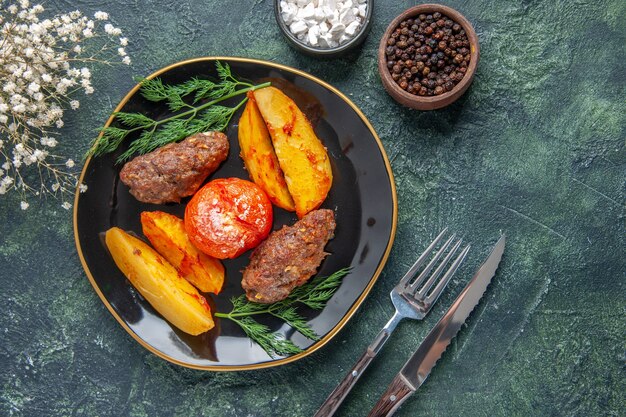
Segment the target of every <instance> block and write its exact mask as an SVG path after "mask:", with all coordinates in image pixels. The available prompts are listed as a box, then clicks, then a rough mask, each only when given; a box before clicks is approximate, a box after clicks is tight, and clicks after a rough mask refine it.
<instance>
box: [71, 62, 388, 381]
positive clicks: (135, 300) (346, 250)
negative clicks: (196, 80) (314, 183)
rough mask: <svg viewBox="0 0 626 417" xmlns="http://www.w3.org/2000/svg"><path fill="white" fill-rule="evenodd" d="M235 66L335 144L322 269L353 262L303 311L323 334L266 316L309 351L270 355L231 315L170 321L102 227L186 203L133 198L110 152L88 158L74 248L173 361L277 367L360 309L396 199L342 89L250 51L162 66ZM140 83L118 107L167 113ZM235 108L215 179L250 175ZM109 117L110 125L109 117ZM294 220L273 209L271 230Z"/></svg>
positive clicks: (175, 75) (201, 72) (185, 73)
mask: <svg viewBox="0 0 626 417" xmlns="http://www.w3.org/2000/svg"><path fill="white" fill-rule="evenodd" d="M217 59H219V60H220V61H222V62H226V63H228V64H229V65H230V66H231V69H232V72H233V74H235V75H236V76H238V77H241V78H247V79H249V80H252V81H255V82H258V81H260V80H265V79H270V80H272V81H273V83H274V85H276V86H278V87H279V88H281V89H283V90H284V91H285V92H286V93H287V94H288V95H291V96H292V98H294V100H296V102H297V103H298V105H299V106H300V107H301V108H302V109H303V110H304V111H305V113H308V115H309V117H310V119H311V121H312V123H313V124H314V127H315V131H316V133H317V135H318V136H319V138H320V139H321V140H322V142H323V143H324V145H325V146H326V148H327V149H328V152H329V155H330V159H331V161H332V169H333V176H334V179H333V186H332V189H331V191H330V194H329V195H328V198H327V199H326V201H325V202H324V204H323V205H322V207H324V208H330V209H333V210H335V213H336V220H337V229H336V231H335V238H334V239H333V240H331V241H330V242H329V244H328V245H327V247H326V250H327V251H328V252H330V253H331V255H329V256H328V257H327V258H326V259H325V260H324V262H323V263H322V265H321V266H320V269H319V271H318V274H321V275H324V276H326V275H329V274H331V273H333V272H335V271H337V270H338V269H340V268H344V267H352V270H351V272H350V274H348V275H347V276H346V277H345V278H344V279H343V282H342V284H341V287H340V288H339V289H338V291H337V293H336V294H335V295H334V296H333V298H332V299H331V300H330V301H329V302H328V304H327V305H326V307H325V308H324V309H323V310H322V311H312V310H311V311H305V310H303V312H304V314H305V315H306V317H307V319H308V320H309V323H310V325H311V326H312V327H313V329H314V330H315V331H316V332H317V334H319V335H320V336H321V340H319V341H317V342H314V341H311V340H309V339H306V338H305V337H303V336H302V335H300V334H299V333H297V332H294V331H293V330H292V329H291V328H290V327H288V326H286V325H283V324H282V323H281V322H275V321H272V320H270V319H268V320H267V321H264V322H265V323H266V324H268V325H269V326H270V327H271V328H272V329H273V330H275V331H277V332H280V333H282V334H283V335H284V336H285V337H286V338H288V339H290V340H292V341H293V342H294V343H295V344H297V345H298V346H300V347H301V348H302V349H303V350H304V351H303V352H302V353H300V354H297V355H293V356H289V357H274V358H272V357H270V356H268V355H267V354H266V353H265V351H263V349H261V348H260V347H259V346H258V345H256V344H255V343H253V342H252V341H251V340H250V339H248V338H247V337H246V335H245V334H244V333H243V331H242V330H241V329H240V328H238V327H237V326H236V325H234V324H233V323H231V322H229V321H228V320H216V326H215V328H214V329H213V330H211V331H210V332H207V333H205V334H203V335H200V336H189V335H186V334H184V333H182V332H180V331H179V330H178V329H176V328H174V327H173V326H171V325H170V324H169V323H168V322H167V321H165V320H164V319H163V318H162V317H161V316H160V315H159V314H158V313H157V312H156V311H155V310H154V309H153V308H152V307H151V306H150V305H149V304H148V302H147V301H146V300H145V299H143V297H142V296H141V295H140V294H139V293H138V292H136V291H135V290H134V288H133V287H132V286H131V285H130V283H129V282H128V281H127V280H126V279H125V277H124V276H123V275H122V273H121V272H120V271H119V270H118V269H117V267H116V266H115V263H114V262H113V260H112V258H111V256H110V255H109V253H108V252H107V250H106V248H105V246H104V245H103V243H102V234H103V232H105V231H106V230H108V229H109V228H111V227H113V226H118V227H121V228H122V229H124V230H127V231H132V232H134V233H135V234H137V235H138V236H140V237H143V236H142V234H141V224H140V219H139V214H140V213H141V212H142V211H145V210H149V211H154V210H163V211H167V212H170V213H172V214H176V215H178V216H179V217H182V216H183V213H184V208H185V204H186V203H187V201H188V199H187V200H184V201H183V202H182V203H181V204H167V205H151V204H143V203H140V202H138V201H137V200H135V198H134V197H132V196H131V195H130V194H129V192H128V188H127V187H126V186H125V185H124V184H122V183H121V182H119V178H118V173H119V169H120V166H119V165H116V164H115V163H114V161H115V158H116V157H117V155H107V156H104V157H98V158H93V159H90V160H88V161H87V162H86V164H85V167H84V169H83V172H82V176H81V180H82V182H83V183H84V184H86V185H87V186H88V191H87V192H85V193H83V194H77V195H76V199H75V205H74V234H75V239H76V247H77V249H78V254H79V256H80V259H81V262H82V264H83V267H84V268H85V272H86V273H87V276H88V277H89V280H90V281H91V284H92V285H93V287H94V289H95V290H96V293H97V294H98V296H99V297H100V298H101V299H102V302H103V303H104V304H105V305H106V307H107V308H108V309H109V311H110V312H111V314H113V316H114V317H115V318H116V319H117V321H118V322H119V323H120V324H121V325H122V327H123V328H124V329H125V330H126V331H127V332H128V333H129V334H130V335H131V336H132V337H133V338H134V339H135V340H137V341H138V342H139V343H140V344H141V345H142V346H144V347H145V348H147V349H148V350H150V351H151V352H153V353H155V354H157V355H159V356H161V357H162V358H164V359H167V360H169V361H171V362H173V363H176V364H179V365H183V366H188V367H191V368H198V369H208V370H242V369H254V368H262V367H269V366H275V365H279V364H284V363H288V362H291V361H294V360H297V359H299V358H302V357H304V356H306V355H308V354H310V353H311V352H313V351H315V350H317V349H319V348H320V347H322V346H323V345H324V344H325V343H327V342H328V341H329V340H330V339H331V338H332V337H333V336H334V335H335V334H336V333H337V332H338V331H339V330H340V329H341V328H342V327H343V326H344V325H345V324H346V323H347V321H348V319H349V318H350V317H351V316H352V315H353V314H354V312H355V311H356V309H357V308H358V307H359V305H360V304H361V303H362V302H363V300H364V298H365V297H366V296H367V294H368V292H369V291H370V289H371V287H372V286H373V285H374V282H375V281H376V279H377V278H378V275H379V274H380V272H381V270H382V268H383V266H384V264H385V262H386V260H387V257H388V255H389V251H390V249H391V245H392V242H393V238H394V234H395V229H396V220H397V200H396V193H395V186H394V182H393V176H392V173H391V168H390V166H389V161H388V160H387V156H386V155H385V151H384V150H383V147H382V144H381V142H380V140H379V138H378V136H377V135H376V132H375V131H374V129H373V128H372V126H371V125H370V123H369V122H368V121H367V119H366V118H365V116H364V115H363V114H362V113H361V111H360V110H359V109H358V108H356V106H355V105H354V104H353V103H352V102H350V100H348V98H347V97H345V96H344V95H343V94H342V93H340V92H339V91H338V90H336V89H335V88H333V87H331V86H330V85H328V84H326V83H324V82H323V81H321V80H319V79H317V78H315V77H313V76H311V75H309V74H306V73H304V72H302V71H299V70H296V69H293V68H289V67H285V66H282V65H278V64H274V63H271V62H263V61H256V60H250V59H244V58H222V57H220V58H200V59H194V60H190V61H185V62H180V63H177V64H174V65H171V66H169V67H166V68H164V69H162V70H159V71H157V72H155V73H154V74H152V75H150V76H149V77H148V78H153V77H157V76H158V77H160V78H161V79H162V80H163V81H164V82H166V83H169V84H174V83H180V82H184V81H187V80H189V79H190V78H191V77H215V76H216V73H215V61H216V60H217ZM137 90H138V88H137V87H136V88H134V89H133V90H132V91H131V92H130V93H129V94H128V95H127V96H126V97H125V98H124V99H123V100H122V102H121V103H120V104H119V105H118V106H117V108H116V111H130V112H137V111H139V112H144V113H145V114H147V115H149V116H151V117H163V116H164V115H166V114H167V109H166V108H165V106H164V105H158V104H154V103H151V102H148V101H146V100H145V99H143V97H141V95H140V94H136V93H137ZM238 119H239V115H238V114H237V115H235V117H233V119H232V121H231V125H230V126H229V127H228V129H227V131H226V134H227V135H228V137H229V138H230V144H231V149H230V153H229V157H228V159H227V160H226V161H225V162H224V163H223V164H222V165H221V167H220V168H219V169H218V170H217V171H216V172H215V173H214V174H213V175H212V176H211V177H210V178H209V180H210V179H214V178H221V177H233V176H235V177H240V178H245V179H248V175H247V173H246V171H245V170H244V166H243V162H242V160H241V158H240V157H239V145H238V141H237V120H238ZM111 122H112V120H111V119H109V121H108V122H107V125H108V124H109V123H111ZM295 221H296V217H295V214H293V213H288V212H286V211H283V210H280V209H278V208H275V213H274V229H279V228H281V227H282V226H283V225H284V224H292V223H293V222H295ZM249 255H250V252H247V253H245V254H243V255H242V256H240V257H239V258H237V259H234V260H225V261H223V263H224V266H225V268H226V283H225V286H224V289H223V291H222V292H221V293H220V294H219V295H218V296H215V295H208V296H207V297H208V298H210V299H212V301H210V303H211V304H212V307H213V308H214V309H216V310H217V311H222V312H227V311H230V309H231V304H230V302H229V299H230V298H231V297H232V296H235V295H239V294H241V293H242V292H243V290H242V289H241V284H240V282H241V270H242V269H243V268H244V267H245V266H246V265H247V263H248V260H249Z"/></svg>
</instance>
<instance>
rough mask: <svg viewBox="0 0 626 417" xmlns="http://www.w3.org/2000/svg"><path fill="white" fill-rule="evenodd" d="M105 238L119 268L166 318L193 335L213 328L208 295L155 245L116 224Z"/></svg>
mask: <svg viewBox="0 0 626 417" xmlns="http://www.w3.org/2000/svg"><path fill="white" fill-rule="evenodd" d="M105 241H106V245H107V247H108V248H109V252H110V253H111V256H113V260H114V261H115V264H116V265H117V266H118V268H119V269H120V270H121V271H122V272H123V273H124V275H126V278H128V280H129V281H130V282H131V284H133V286H134V287H135V288H136V289H137V290H138V291H139V292H140V293H141V295H143V297H144V298H145V299H146V300H148V302H149V303H150V304H151V305H152V307H154V309H155V310H156V311H158V312H159V313H160V314H161V315H162V316H163V317H164V318H165V319H167V320H168V321H169V322H170V323H172V324H173V325H174V326H176V327H178V328H179V329H180V330H182V331H183V332H185V333H189V334H191V335H198V334H201V333H204V332H206V331H207V330H210V329H211V328H213V326H214V325H215V324H214V323H213V318H212V317H211V309H210V308H209V305H208V304H207V301H206V299H205V298H204V297H203V296H202V295H201V294H200V293H199V292H198V290H196V289H195V288H194V287H193V286H192V285H191V284H190V283H188V282H187V281H186V280H185V279H184V278H183V277H181V276H180V274H179V273H178V271H176V269H175V268H174V267H173V266H172V265H171V264H170V263H169V262H167V260H166V259H164V258H163V257H162V256H161V255H159V254H158V253H157V252H156V251H155V250H154V249H152V248H151V247H150V246H148V245H147V244H146V243H144V242H143V241H141V240H139V239H137V238H136V237H133V236H131V235H129V234H128V233H126V232H124V231H123V230H122V229H120V228H117V227H113V228H111V229H109V230H108V231H107V232H106V237H105Z"/></svg>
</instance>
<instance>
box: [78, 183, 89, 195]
mask: <svg viewBox="0 0 626 417" xmlns="http://www.w3.org/2000/svg"><path fill="white" fill-rule="evenodd" d="M78 191H79V192H80V193H84V192H86V191H87V184H80V185H79V186H78Z"/></svg>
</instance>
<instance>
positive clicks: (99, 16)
mask: <svg viewBox="0 0 626 417" xmlns="http://www.w3.org/2000/svg"><path fill="white" fill-rule="evenodd" d="M93 17H94V18H95V19H96V20H109V14H108V13H105V12H100V11H98V12H95V13H94V14H93Z"/></svg>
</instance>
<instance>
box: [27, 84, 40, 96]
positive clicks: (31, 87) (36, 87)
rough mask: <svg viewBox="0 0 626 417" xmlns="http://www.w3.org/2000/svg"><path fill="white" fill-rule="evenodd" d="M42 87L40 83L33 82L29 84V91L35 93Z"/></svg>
mask: <svg viewBox="0 0 626 417" xmlns="http://www.w3.org/2000/svg"><path fill="white" fill-rule="evenodd" d="M40 88H41V86H40V85H39V84H37V83H36V82H34V81H33V82H32V83H30V84H28V92H29V93H30V94H35V93H36V92H38V91H39V89H40Z"/></svg>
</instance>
